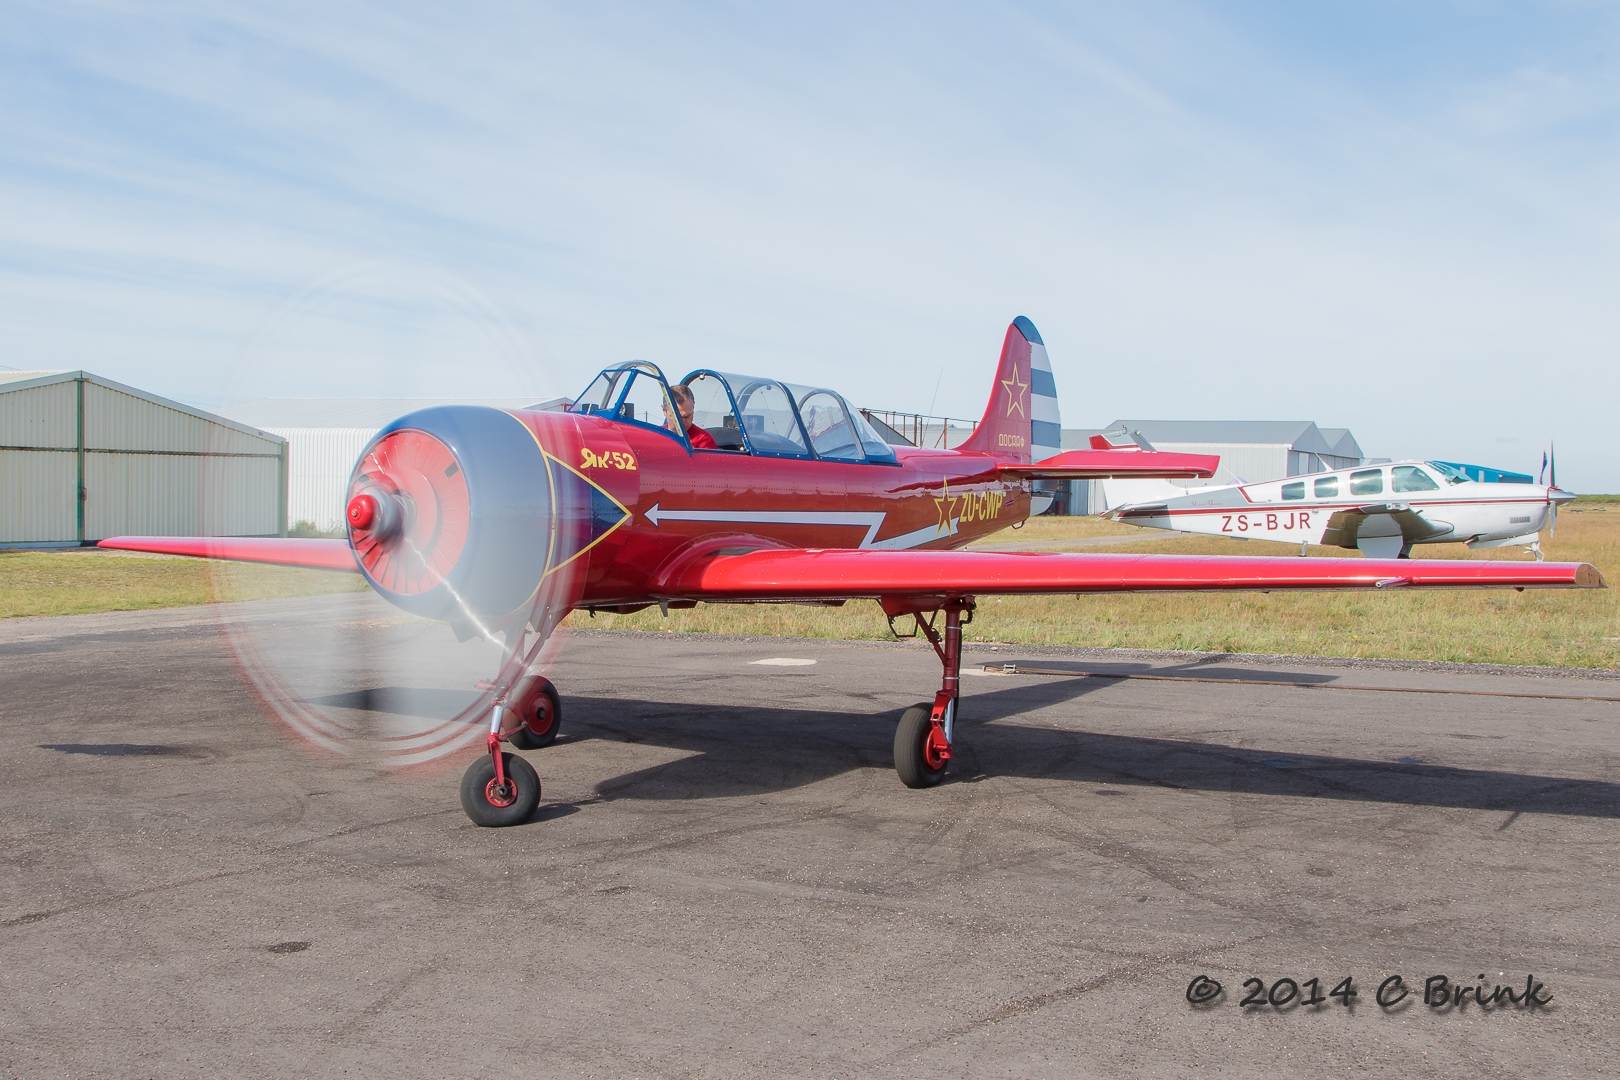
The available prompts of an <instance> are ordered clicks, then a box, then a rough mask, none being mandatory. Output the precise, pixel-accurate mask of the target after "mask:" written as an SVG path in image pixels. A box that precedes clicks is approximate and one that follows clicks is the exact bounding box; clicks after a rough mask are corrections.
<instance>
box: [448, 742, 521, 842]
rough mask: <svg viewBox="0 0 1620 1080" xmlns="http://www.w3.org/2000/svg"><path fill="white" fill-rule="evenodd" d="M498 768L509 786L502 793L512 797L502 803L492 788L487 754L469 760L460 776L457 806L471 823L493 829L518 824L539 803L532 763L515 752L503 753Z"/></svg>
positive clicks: (492, 769)
mask: <svg viewBox="0 0 1620 1080" xmlns="http://www.w3.org/2000/svg"><path fill="white" fill-rule="evenodd" d="M501 768H502V769H503V770H504V771H505V772H506V783H507V786H508V788H509V790H508V791H507V792H506V793H505V794H506V796H507V797H509V798H510V799H511V800H512V801H511V802H510V803H507V804H506V805H504V806H502V805H499V802H500V796H501V794H502V793H501V792H499V791H497V790H495V763H494V762H493V761H491V760H490V759H489V755H488V754H485V755H484V756H483V757H481V758H479V759H478V760H477V761H475V762H473V763H472V765H471V766H469V767H468V769H467V772H466V774H465V775H463V776H462V778H461V808H462V809H463V810H465V811H467V816H468V817H470V818H472V820H473V824H474V825H482V826H484V827H486V828H493V829H498V828H504V827H505V826H507V825H522V824H523V823H524V822H526V821H528V820H529V819H530V818H531V817H533V816H534V810H535V807H537V806H539V805H540V775H539V774H538V773H536V772H535V771H534V766H533V765H530V764H529V763H528V762H527V761H525V760H523V759H522V758H520V757H518V756H517V755H516V754H506V753H503V754H501Z"/></svg>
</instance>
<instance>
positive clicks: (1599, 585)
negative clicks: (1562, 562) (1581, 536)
mask: <svg viewBox="0 0 1620 1080" xmlns="http://www.w3.org/2000/svg"><path fill="white" fill-rule="evenodd" d="M1575 584H1576V586H1578V587H1579V588H1582V589H1606V588H1608V585H1607V584H1606V583H1605V582H1604V580H1603V572H1602V571H1600V570H1599V569H1598V568H1597V567H1595V566H1593V565H1592V564H1591V563H1584V562H1583V563H1579V564H1577V565H1576V567H1575Z"/></svg>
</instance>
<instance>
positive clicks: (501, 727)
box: [461, 675, 562, 826]
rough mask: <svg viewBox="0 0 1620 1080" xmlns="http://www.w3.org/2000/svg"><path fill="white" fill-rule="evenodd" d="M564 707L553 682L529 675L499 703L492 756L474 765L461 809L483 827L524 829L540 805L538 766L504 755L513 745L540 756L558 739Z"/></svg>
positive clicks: (493, 717) (488, 741)
mask: <svg viewBox="0 0 1620 1080" xmlns="http://www.w3.org/2000/svg"><path fill="white" fill-rule="evenodd" d="M561 722H562V707H561V702H560V701H559V699H558V697H557V691H556V690H555V689H554V688H553V687H552V685H551V682H550V680H548V679H545V678H543V677H541V676H539V675H527V676H524V677H523V678H521V679H519V680H518V681H517V682H516V683H514V684H513V685H512V687H511V689H510V690H508V691H507V692H506V693H505V694H504V695H502V696H500V697H497V698H496V699H495V703H494V706H493V707H492V708H491V709H490V717H489V734H488V735H487V736H486V737H485V747H486V748H487V749H488V751H489V753H488V756H486V757H481V758H479V759H478V760H477V761H475V762H473V763H472V765H471V767H469V768H468V769H467V772H466V774H465V775H463V776H462V778H461V808H462V809H463V810H465V811H466V812H467V816H468V817H470V818H472V819H473V821H474V822H475V823H477V824H479V825H487V826H501V825H519V824H522V823H523V822H525V821H528V820H529V818H530V817H532V816H533V815H534V811H535V807H537V806H538V805H539V804H540V776H539V774H537V773H536V772H535V771H534V766H533V765H530V764H529V763H528V761H526V760H524V759H523V758H521V757H519V756H518V755H516V754H510V753H507V752H505V751H504V750H502V749H501V744H502V743H504V742H510V743H511V744H512V745H513V746H516V747H517V748H518V749H520V750H538V749H540V748H541V747H545V746H550V745H551V744H552V743H553V742H554V741H556V738H557V729H558V727H559V725H560V724H561Z"/></svg>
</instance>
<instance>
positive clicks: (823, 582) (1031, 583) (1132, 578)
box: [653, 548, 1603, 601]
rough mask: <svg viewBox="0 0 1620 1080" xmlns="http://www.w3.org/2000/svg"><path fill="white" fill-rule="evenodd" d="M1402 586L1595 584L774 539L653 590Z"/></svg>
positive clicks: (1242, 560)
mask: <svg viewBox="0 0 1620 1080" xmlns="http://www.w3.org/2000/svg"><path fill="white" fill-rule="evenodd" d="M1399 586H1412V587H1418V588H1492V587H1495V588H1517V589H1528V588H1602V587H1603V576H1602V575H1601V574H1599V573H1598V571H1597V568H1596V567H1594V566H1592V565H1590V564H1589V563H1518V562H1511V563H1510V562H1475V561H1472V560H1462V559H1423V560H1412V559H1301V558H1297V557H1292V558H1259V557H1255V558H1251V557H1247V556H1241V555H1115V554H1098V555H1093V554H1057V553H1048V552H990V551H846V550H803V549H777V548H773V549H766V550H760V551H752V552H748V553H747V554H741V555H717V556H713V557H711V558H705V559H700V560H697V561H695V562H692V563H689V564H686V565H684V566H678V567H675V568H672V570H671V572H669V573H667V574H665V575H663V577H662V578H661V579H660V581H659V582H658V583H657V585H656V586H655V588H654V589H653V592H654V594H655V595H657V596H660V597H663V598H668V599H676V598H679V599H685V600H733V601H745V600H818V599H826V600H831V599H840V598H846V599H853V598H858V597H880V596H905V595H915V596H941V595H945V596H967V595H995V594H1003V595H1008V594H1015V593H1110V592H1178V591H1221V590H1231V591H1236V590H1267V591H1269V590H1272V589H1373V588H1379V589H1383V588H1393V587H1399Z"/></svg>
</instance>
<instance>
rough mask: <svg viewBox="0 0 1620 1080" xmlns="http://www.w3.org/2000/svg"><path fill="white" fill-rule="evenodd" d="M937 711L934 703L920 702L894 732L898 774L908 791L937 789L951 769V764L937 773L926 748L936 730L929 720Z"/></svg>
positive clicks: (947, 764) (944, 766) (937, 770)
mask: <svg viewBox="0 0 1620 1080" xmlns="http://www.w3.org/2000/svg"><path fill="white" fill-rule="evenodd" d="M933 711H934V703H933V702H932V701H919V702H918V703H917V704H915V705H913V706H912V707H911V708H909V709H907V710H906V711H905V713H904V714H902V715H901V717H900V726H899V727H897V728H895V729H894V771H895V772H896V773H898V774H899V775H900V782H901V783H902V784H904V785H906V787H908V788H925V787H933V786H934V785H935V784H937V783H939V782H940V781H941V780H943V779H945V770H946V769H947V768H949V767H950V762H948V761H947V762H945V763H943V764H942V765H940V767H939V768H937V769H931V768H929V766H928V756H927V753H926V752H925V750H924V748H923V747H924V744H925V743H926V742H927V741H928V731H929V729H930V728H931V727H933V723H932V721H931V720H930V719H929V717H930V716H931V715H932V714H933Z"/></svg>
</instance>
